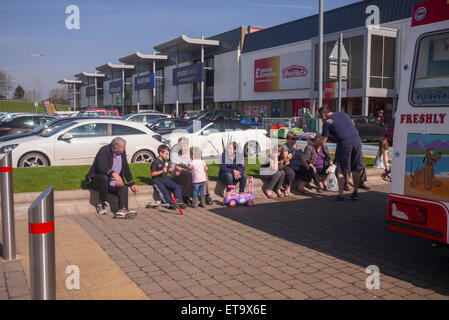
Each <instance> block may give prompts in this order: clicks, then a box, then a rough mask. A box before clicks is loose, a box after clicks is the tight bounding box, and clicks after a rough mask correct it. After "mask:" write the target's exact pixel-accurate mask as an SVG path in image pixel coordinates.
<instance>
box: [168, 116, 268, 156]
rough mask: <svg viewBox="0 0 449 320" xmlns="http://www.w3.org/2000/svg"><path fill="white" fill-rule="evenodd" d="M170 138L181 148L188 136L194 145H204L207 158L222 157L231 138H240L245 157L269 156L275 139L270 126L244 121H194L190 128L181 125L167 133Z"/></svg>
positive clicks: (238, 140)
mask: <svg viewBox="0 0 449 320" xmlns="http://www.w3.org/2000/svg"><path fill="white" fill-rule="evenodd" d="M163 137H164V138H167V139H168V140H170V147H171V148H174V149H175V150H176V149H177V148H179V145H177V144H178V140H179V138H181V137H185V138H187V139H188V140H189V144H190V145H191V146H197V147H199V148H201V150H202V155H203V157H204V158H206V159H211V158H212V159H218V160H219V159H220V157H221V154H222V153H223V149H224V148H226V146H227V145H228V143H229V142H231V141H232V142H236V143H237V145H238V147H239V148H242V149H243V152H244V155H245V157H256V156H259V155H261V156H266V154H267V151H269V150H271V140H270V138H269V135H268V133H267V131H266V130H264V129H255V128H252V127H249V126H247V125H245V124H243V123H241V122H240V121H234V120H218V121H194V122H193V125H192V126H190V127H188V128H187V129H177V130H175V131H173V132H172V133H169V134H166V135H163Z"/></svg>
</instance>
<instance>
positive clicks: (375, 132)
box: [368, 118, 385, 140]
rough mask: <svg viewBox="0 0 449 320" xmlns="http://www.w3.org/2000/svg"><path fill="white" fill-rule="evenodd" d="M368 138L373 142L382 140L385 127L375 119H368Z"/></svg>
mask: <svg viewBox="0 0 449 320" xmlns="http://www.w3.org/2000/svg"><path fill="white" fill-rule="evenodd" d="M368 126H369V137H370V138H371V139H373V140H380V139H383V137H384V135H385V125H384V123H383V122H382V121H379V120H377V119H375V118H370V119H369V124H368Z"/></svg>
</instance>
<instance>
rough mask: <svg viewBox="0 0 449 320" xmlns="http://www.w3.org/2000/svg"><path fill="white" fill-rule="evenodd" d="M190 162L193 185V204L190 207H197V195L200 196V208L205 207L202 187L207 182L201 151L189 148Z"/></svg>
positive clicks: (205, 167)
mask: <svg viewBox="0 0 449 320" xmlns="http://www.w3.org/2000/svg"><path fill="white" fill-rule="evenodd" d="M190 157H191V159H192V160H191V161H190V164H189V170H190V171H191V173H192V183H193V203H192V207H193V208H196V207H198V193H199V194H200V207H203V208H204V207H205V203H206V197H205V195H204V186H205V185H206V181H207V174H206V171H207V166H206V162H204V160H202V159H201V150H200V149H199V148H197V147H191V148H190Z"/></svg>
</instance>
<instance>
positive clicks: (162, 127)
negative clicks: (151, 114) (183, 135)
mask: <svg viewBox="0 0 449 320" xmlns="http://www.w3.org/2000/svg"><path fill="white" fill-rule="evenodd" d="M191 125H192V121H190V120H184V119H176V118H174V119H173V118H166V119H159V120H157V121H155V122H154V123H151V124H147V126H148V128H150V129H151V130H153V131H154V132H157V133H159V134H160V135H164V134H168V133H171V132H173V131H174V130H176V129H185V128H188V127H190V126H191Z"/></svg>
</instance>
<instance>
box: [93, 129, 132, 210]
mask: <svg viewBox="0 0 449 320" xmlns="http://www.w3.org/2000/svg"><path fill="white" fill-rule="evenodd" d="M125 150H126V141H125V140H124V139H123V138H120V137H116V138H114V139H113V140H112V142H111V143H110V144H108V145H106V146H104V147H101V148H100V150H99V151H98V153H97V155H96V156H95V160H94V163H93V165H92V167H91V168H90V170H89V173H88V174H87V175H86V181H87V182H88V184H89V185H90V186H91V187H92V188H93V189H96V190H98V191H99V193H100V201H99V203H98V205H97V213H98V214H100V215H103V214H106V213H107V211H106V202H107V201H108V193H112V194H115V195H117V198H118V208H119V210H118V211H117V212H115V213H114V216H115V217H116V218H128V219H133V218H135V217H136V215H137V212H135V211H130V210H128V187H127V186H126V185H125V183H124V181H125V178H126V181H127V182H128V184H129V186H130V188H131V190H132V191H134V192H137V191H139V187H138V186H137V185H136V184H135V183H134V180H133V177H132V174H131V170H130V169H129V166H128V162H127V160H126V151H125Z"/></svg>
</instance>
